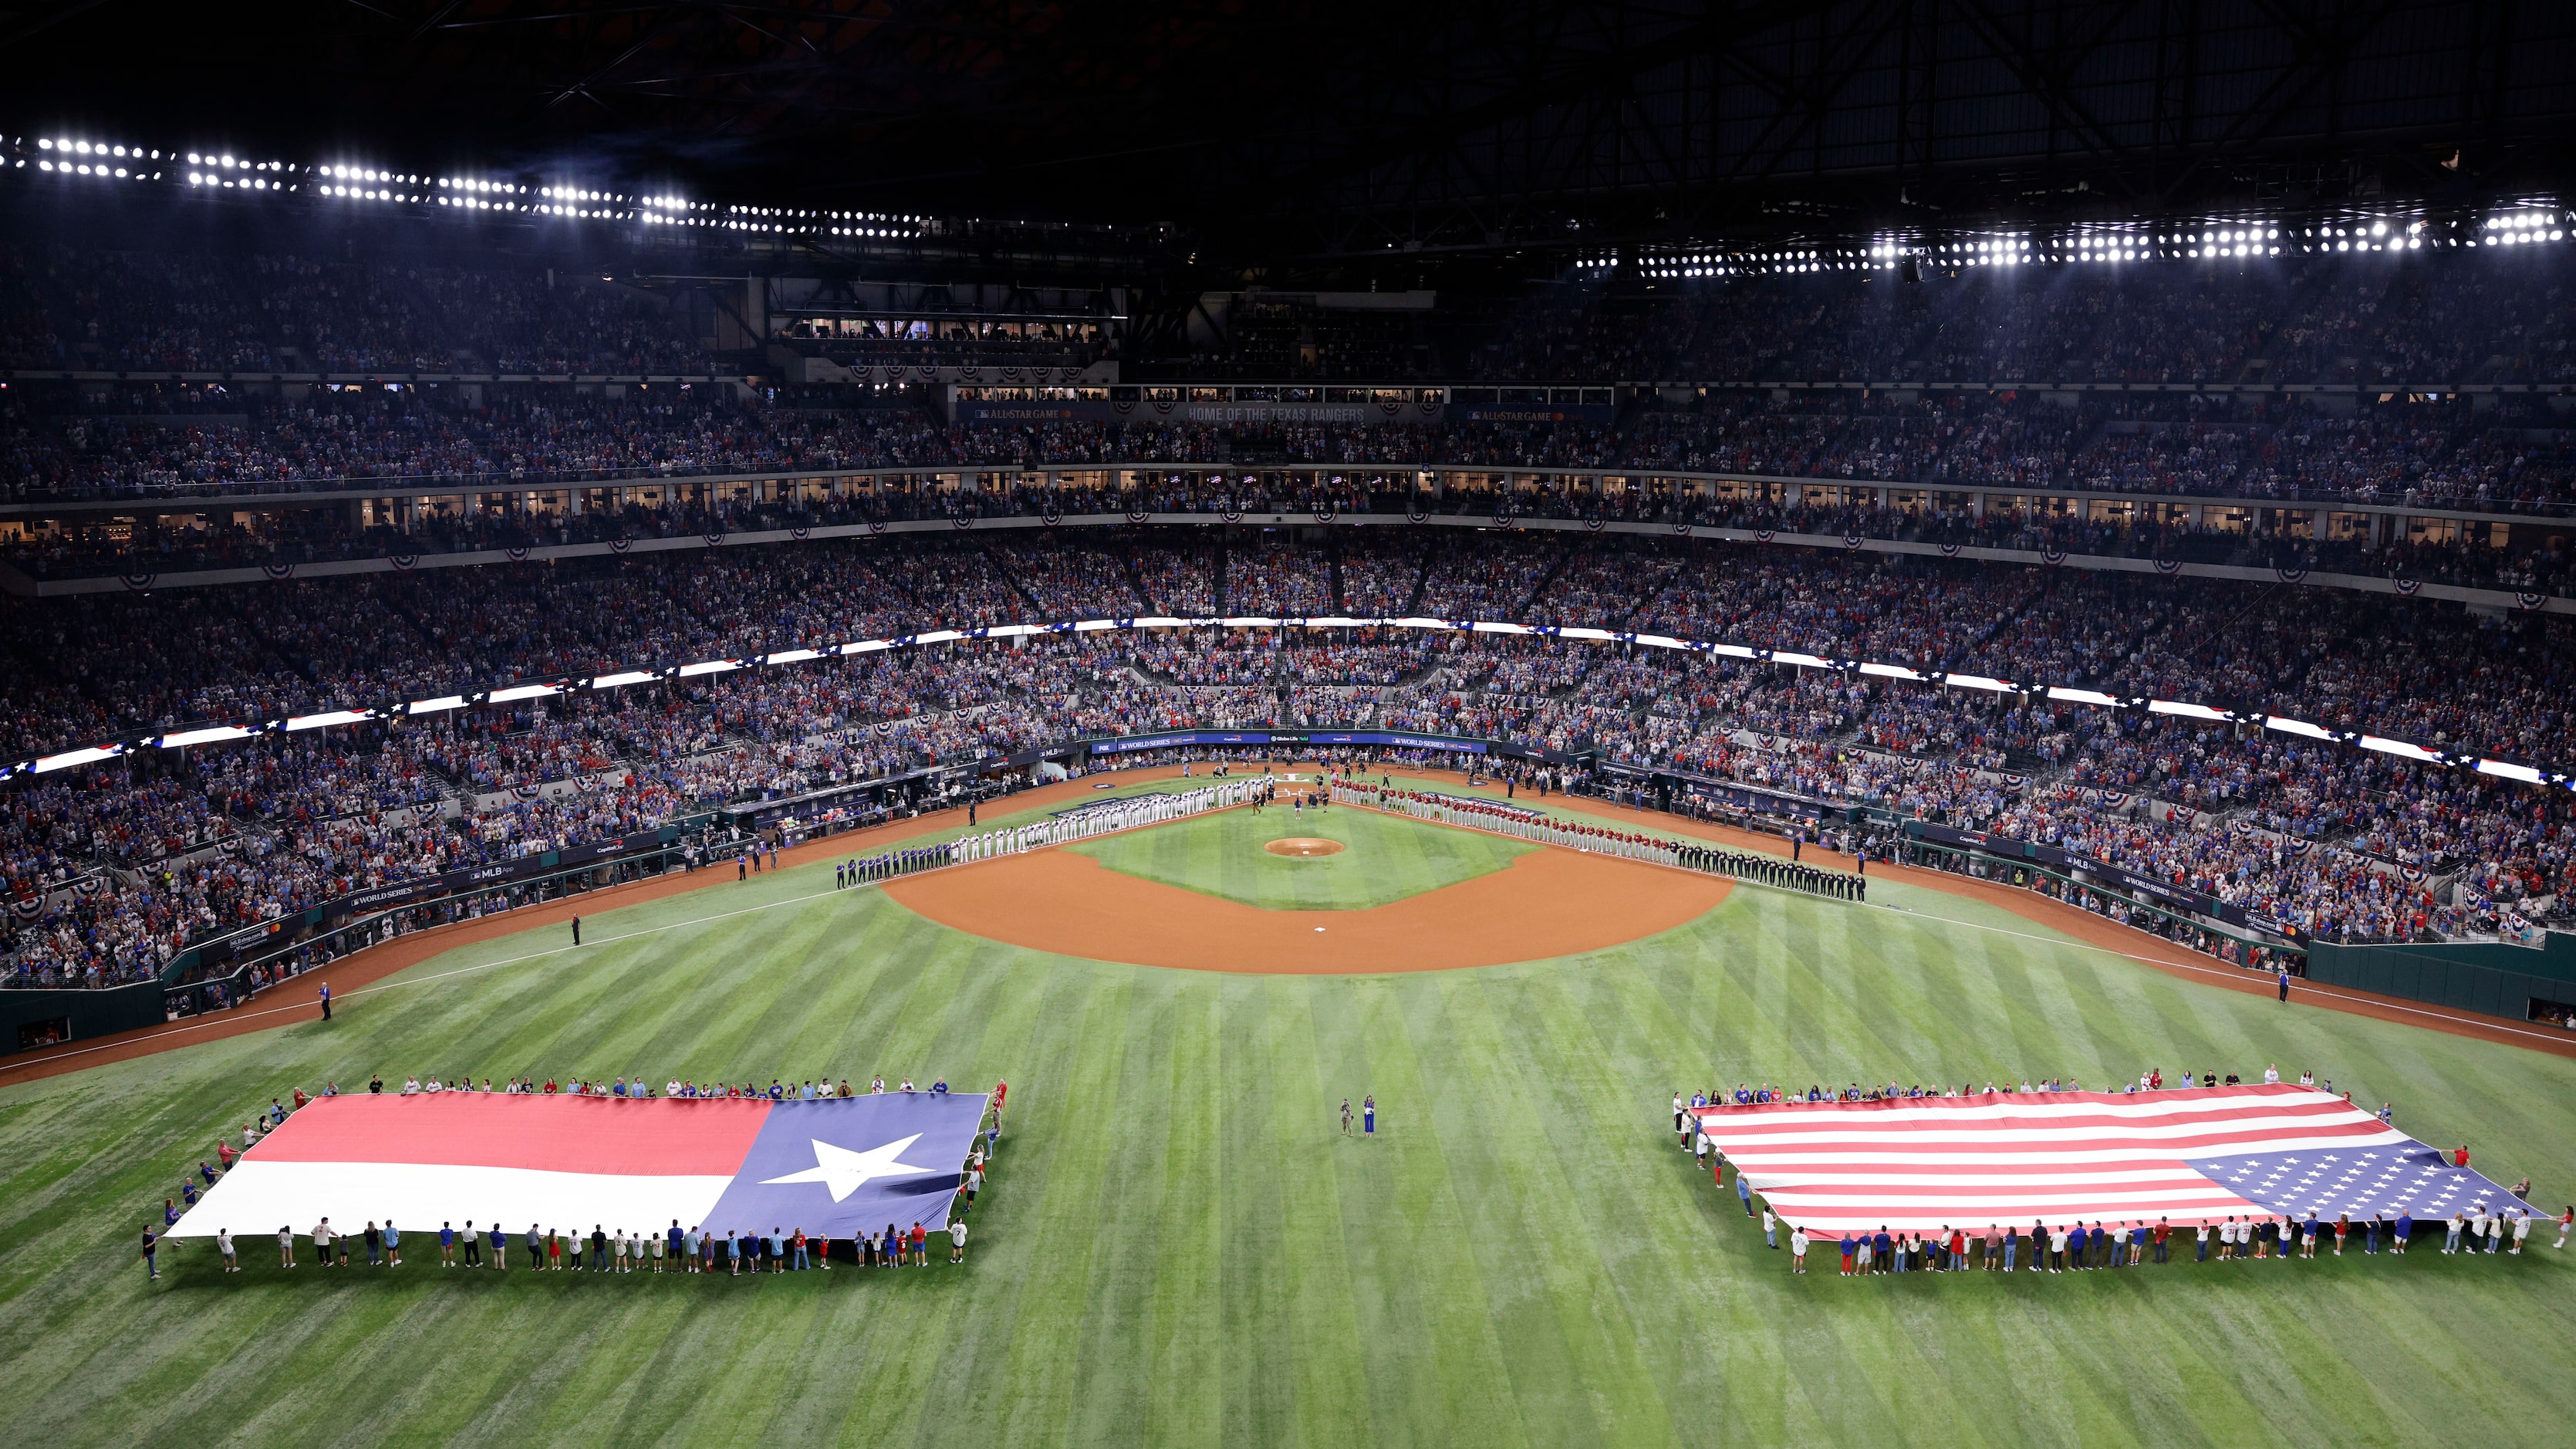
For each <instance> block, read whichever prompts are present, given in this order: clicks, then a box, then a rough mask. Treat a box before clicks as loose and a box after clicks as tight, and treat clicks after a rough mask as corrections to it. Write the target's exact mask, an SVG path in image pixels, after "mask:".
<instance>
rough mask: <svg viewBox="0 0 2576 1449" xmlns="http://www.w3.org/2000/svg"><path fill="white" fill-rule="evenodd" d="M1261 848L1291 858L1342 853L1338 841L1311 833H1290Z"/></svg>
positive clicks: (1303, 858)
mask: <svg viewBox="0 0 2576 1449" xmlns="http://www.w3.org/2000/svg"><path fill="white" fill-rule="evenodd" d="M1261 848H1262V849H1264V850H1266V851H1269V852H1270V853H1271V854H1272V855H1284V856H1287V857H1289V858H1290V859H1292V860H1312V859H1314V858H1315V857H1317V856H1319V855H1339V854H1341V853H1342V843H1341V842H1340V841H1338V840H1323V839H1319V838H1317V837H1315V836H1312V835H1291V836H1289V837H1288V838H1287V839H1285V840H1274V841H1271V842H1270V843H1269V844H1268V845H1265V846H1263V847H1261Z"/></svg>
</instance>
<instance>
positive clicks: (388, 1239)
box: [385, 1218, 402, 1268]
mask: <svg viewBox="0 0 2576 1449" xmlns="http://www.w3.org/2000/svg"><path fill="white" fill-rule="evenodd" d="M385 1266H386V1267H388V1268H399V1267H401V1266H402V1234H400V1233H397V1232H395V1231H394V1220H393V1219H392V1218H387V1219H385Z"/></svg>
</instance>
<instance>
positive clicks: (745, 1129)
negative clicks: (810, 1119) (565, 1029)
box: [244, 1092, 770, 1177]
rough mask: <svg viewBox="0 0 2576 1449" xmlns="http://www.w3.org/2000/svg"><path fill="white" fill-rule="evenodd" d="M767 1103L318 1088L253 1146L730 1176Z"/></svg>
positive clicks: (288, 1155)
mask: <svg viewBox="0 0 2576 1449" xmlns="http://www.w3.org/2000/svg"><path fill="white" fill-rule="evenodd" d="M769 1105H770V1104H769V1103H767V1102H765V1101H761V1102H755V1101H744V1100H740V1099H736V1098H678V1099H674V1098H669V1097H660V1098H649V1099H646V1100H643V1101H621V1100H619V1099H617V1098H613V1097H610V1098H601V1097H560V1096H559V1097H543V1096H536V1097H514V1096H510V1095H508V1094H506V1093H497V1092H441V1093H439V1094H438V1095H436V1096H428V1095H425V1094H424V1095H422V1096H417V1097H398V1096H376V1095H374V1094H372V1093H370V1094H368V1095H366V1096H342V1097H320V1098H316V1099H315V1100H314V1101H312V1102H310V1103H307V1104H306V1105H305V1106H304V1108H303V1109H302V1110H300V1111H298V1112H296V1113H295V1115H293V1116H291V1117H289V1118H287V1119H286V1125H284V1126H282V1127H280V1128H278V1129H277V1130H276V1131H274V1132H272V1133H270V1134H268V1136H267V1137H266V1138H265V1139H263V1140H262V1141H261V1142H260V1144H259V1145H258V1146H257V1147H254V1148H252V1149H251V1150H250V1151H249V1152H248V1153H246V1154H244V1156H245V1158H246V1159H247V1160H249V1161H253V1162H410V1163H422V1164H428V1165H432V1166H438V1167H518V1168H536V1169H541V1170H544V1171H548V1172H592V1173H603V1174H609V1175H616V1176H628V1177H731V1176H732V1175H733V1174H734V1173H735V1172H736V1171H738V1170H739V1169H740V1168H741V1167H742V1160H743V1159H744V1158H745V1157H747V1156H749V1155H750V1153H751V1144H752V1139H753V1138H756V1137H758V1136H759V1135H760V1125H761V1123H762V1122H763V1121H765V1120H767V1118H768V1116H769Z"/></svg>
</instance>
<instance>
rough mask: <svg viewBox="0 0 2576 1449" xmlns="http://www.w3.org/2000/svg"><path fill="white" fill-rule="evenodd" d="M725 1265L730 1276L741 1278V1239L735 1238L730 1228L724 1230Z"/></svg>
mask: <svg viewBox="0 0 2576 1449" xmlns="http://www.w3.org/2000/svg"><path fill="white" fill-rule="evenodd" d="M725 1263H726V1265H727V1269H728V1272H729V1275H730V1276H732V1277H735V1278H739V1277H741V1276H742V1239H740V1238H737V1237H735V1236H734V1235H733V1229H731V1228H727V1229H725Z"/></svg>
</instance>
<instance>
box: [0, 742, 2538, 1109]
mask: <svg viewBox="0 0 2576 1449" xmlns="http://www.w3.org/2000/svg"><path fill="white" fill-rule="evenodd" d="M1274 778H1276V777H1274ZM1148 793H1154V794H1174V793H1186V792H1175V791H1153V792H1148ZM1126 798H1134V797H1126ZM1341 804H1342V805H1343V806H1344V807H1345V808H1347V809H1353V810H1364V811H1367V812H1369V813H1370V814H1373V815H1384V816H1387V817H1389V818H1391V819H1399V820H1417V821H1420V823H1422V824H1425V825H1441V826H1447V827H1448V828H1450V829H1453V830H1473V831H1476V832H1477V833H1478V834H1483V835H1492V836H1495V837H1497V838H1499V839H1504V840H1524V837H1521V836H1517V835H1512V834H1509V833H1507V832H1505V831H1500V830H1486V829H1484V828H1483V827H1481V826H1474V825H1457V824H1454V823H1452V822H1449V821H1441V820H1421V817H1419V816H1413V815H1405V814H1402V813H1401V812H1398V811H1393V810H1382V809H1378V808H1377V807H1374V806H1369V805H1361V804H1359V803H1357V802H1355V801H1343V802H1341ZM1246 808H1248V806H1245V805H1221V806H1218V807H1216V808H1214V809H1212V810H1203V811H1200V812H1198V813H1197V814H1194V815H1185V816H1182V817H1180V818H1179V819H1176V820H1156V821H1152V822H1149V823H1147V824H1144V825H1131V826H1129V827H1128V828H1127V829H1125V830H1110V831H1103V832H1102V833H1101V834H1099V835H1089V836H1084V837H1083V839H1085V840H1104V839H1107V838H1108V837H1110V836H1113V835H1126V834H1130V833H1132V832H1135V831H1140V830H1156V829H1160V828H1161V827H1163V826H1165V825H1177V824H1180V823H1182V821H1185V820H1196V819H1200V818H1203V817H1205V816H1209V815H1222V814H1226V813H1228V812H1230V811H1234V810H1241V809H1246ZM1005 828H1014V827H1005ZM1074 843H1076V842H1072V841H1067V842H1064V843H1063V844H1057V845H1042V846H1039V847H1037V848H1036V849H1034V850H1028V851H1014V852H1012V853H1010V854H1008V855H998V856H987V857H985V858H984V859H982V860H971V861H961V862H958V863H957V864H955V865H953V866H944V867H934V870H936V869H971V868H973V867H975V866H978V865H990V864H992V863H994V862H996V861H1001V860H1009V859H1012V858H1014V857H1016V856H1019V855H1035V854H1037V853H1039V852H1040V851H1047V850H1062V849H1065V848H1066V846H1068V845H1071V844H1074ZM1524 843H1527V844H1533V845H1538V846H1539V847H1540V848H1541V849H1548V850H1573V851H1575V852H1576V853H1577V854H1580V855H1599V856H1602V857H1603V858H1604V859H1607V860H1617V861H1625V862H1626V863H1628V864H1630V865H1642V866H1648V867H1651V868H1654V869H1659V870H1669V871H1675V872H1678V873H1680V874H1683V875H1688V876H1693V877H1697V878H1700V879H1708V878H1711V877H1714V878H1716V879H1721V880H1725V881H1729V882H1732V883H1733V884H1736V885H1746V886H1753V887H1755V888H1757V889H1760V890H1767V891H1777V892H1779V893H1780V894H1782V895H1789V896H1797V897H1800V898H1802V899H1805V900H1813V901H1822V902H1824V903H1826V904H1828V905H1838V906H1852V907H1856V908H1858V909H1861V910H1867V911H1884V912H1886V913H1887V914H1889V915H1898V916H1906V917H1910V918H1911V919H1913V920H1917V921H1938V922H1940V923H1941V924H1942V925H1945V926H1956V927H1959V928H1961V929H1964V930H1970V931H1984V932H1987V933H1988V934H1991V935H1996V936H2004V937H2008V938H2010V939H2012V940H2016V941H2035V942H2038V943H2040V944H2042V945H2050V946H2075V947H2078V948H2080V949H2083V950H2086V951H2096V952H2099V953H2101V954H2102V955H2105V956H2111V957H2115V958H2117V959H2119V960H2123V961H2134V962H2137V963H2138V964H2140V965H2142V966H2157V967H2166V968H2172V969H2179V970H2184V971H2196V972H2200V973H2203V974H2205V975H2211V976H2218V977H2223V978H2225V979H2227V980H2231V981H2243V980H2245V979H2246V978H2247V975H2248V974H2249V973H2246V972H2243V971H2239V970H2236V969H2234V968H2232V967H2225V966H2204V965H2202V964H2200V963H2198V962H2195V961H2175V960H2169V959H2166V958H2164V957H2160V956H2145V955H2140V954H2139V953H2137V952H2135V951H2123V950H2120V949H2119V948H2117V947H2114V946H2105V945H2102V944H2100V943H2099V942H2095V941H2087V940H2085V939H2083V938H2082V937H2080V936H2074V935H2056V936H2042V935H2039V934H2037V933H2035V932H2030V931H2016V930H2013V929H2011V928H2009V927H2005V926H1994V925H1988V924H1986V923H1985V922H1982V921H1963V920H1960V919H1958V918H1957V917H1955V916H1936V915H1930V914H1927V913H1924V912H1921V911H1911V910H1907V909H1906V908H1905V907H1903V906H1898V905H1890V904H1887V903H1885V902H1881V901H1866V900H1864V901H1855V900H1848V899H1842V898H1838V897H1834V896H1824V895H1818V894H1816V893H1814V892H1812V891H1802V890H1799V889H1797V888H1796V887H1794V886H1784V885H1775V884H1773V883H1772V882H1769V881H1760V880H1751V879H1748V878H1746V877H1743V876H1734V875H1718V874H1717V873H1716V872H1710V871H1695V870H1691V869H1689V868H1687V867H1684V866H1678V865H1666V864H1665V863H1663V862H1662V861H1656V860H1639V859H1637V858H1635V857H1634V856H1622V855H1613V854H1611V853H1609V852H1606V851H1594V850H1586V849H1583V848H1582V847H1580V846H1560V845H1549V844H1547V843H1545V842H1540V841H1526V840H1524ZM816 864H820V862H816ZM800 868H801V867H800ZM1906 868H1908V869H1919V867H1906ZM931 873H932V872H931V871H921V872H917V874H921V875H928V874H931ZM910 879H912V876H911V875H901V876H894V877H891V878H889V879H887V880H872V881H866V882H863V883H861V884H859V885H856V886H835V887H833V888H832V889H830V890H825V891H812V892H808V893H807V894H805V895H800V896H786V897H783V898H781V899H779V900H774V901H764V902H762V903H761V904H759V905H756V906H744V907H742V908H741V909H739V910H732V911H718V912H716V913H715V914H714V915H710V916H693V917H691V918H690V919H688V920H685V921H671V922H667V923H665V924H663V925H659V926H646V927H644V928H643V929H641V930H635V931H625V932H621V933H619V934H617V935H614V936H602V937H600V938H599V939H598V940H596V941H587V942H584V943H582V944H581V945H578V946H574V945H563V946H549V947H547V948H546V949H545V950H542V951H531V952H528V953H527V954H526V955H523V956H509V957H504V958H503V959H501V960H498V961H478V962H476V963H475V964H473V965H471V966H459V967H456V968H454V969H453V970H448V971H441V972H438V973H436V974H434V975H429V976H417V977H411V978H410V979H407V980H403V979H397V980H391V981H379V982H376V983H375V984H373V985H370V986H360V987H356V988H353V989H352V990H350V991H349V992H348V993H347V995H346V996H341V997H334V998H333V1000H335V1001H340V1000H351V999H354V998H357V997H361V996H368V995H373V994H375V993H377V992H383V991H396V990H401V989H403V988H406V987H413V986H426V985H428V984H430V983H431V982H435V981H446V980H450V979H453V978H455V977H458V976H472V975H475V974H477V973H479V972H484V971H493V970H498V969H499V968H501V967H503V966H522V965H525V964H527V963H528V962H530V961H542V960H544V959H545V958H547V957H549V956H562V955H566V954H568V953H570V952H574V951H585V950H588V949H590V948H591V947H593V946H613V945H616V944H617V943H618V942H621V941H634V940H641V939H642V938H644V937H646V936H658V935H661V934H662V933H664V932H666V931H677V930H682V929H685V928H688V927H692V926H704V925H709V924H711V923H713V922H716V921H725V920H731V919H733V918H734V917H736V916H749V915H757V914H759V913H760V912H762V911H769V910H776V909H777V908H778V907H780V906H793V905H802V904H803V903H805V902H807V901H814V900H821V899H822V898H823V897H825V896H835V895H841V894H843V893H845V892H848V891H852V890H879V889H882V888H884V887H885V886H887V885H890V884H892V883H893V882H894V881H897V880H910ZM1892 883H1893V884H1897V885H1907V884H1910V883H1909V882H1905V881H1894V882H1892ZM1918 888H1919V889H1923V890H1931V891H1934V892H1935V893H1936V894H1940V895H1951V894H1953V893H1952V892H1949V891H1943V890H1940V889H1939V888H1938V887H1934V886H1921V887H1918ZM1999 889H2006V890H2009V889H2012V887H2009V886H2006V887H1999ZM1959 899H1963V900H1965V899H1973V897H1966V896H1961V897H1959ZM549 904H551V902H549ZM637 904H638V905H644V904H649V902H638V903H637ZM2059 904H2061V905H2062V904H2064V903H2063V902H2059ZM615 909H633V907H617V908H615ZM2067 909H2069V910H2074V909H2078V908H2077V907H2073V906H2069V907H2067ZM2088 914H2089V912H2088ZM2105 924H2108V925H2114V926H2121V923H2120V922H2118V921H2110V920H2107V919H2106V921H2105ZM524 929H527V930H536V929H538V928H537V927H535V926H529V927H526V928H524ZM952 929H953V928H952ZM2121 929H2123V930H2136V929H2137V928H2136V927H2134V926H2121ZM395 939H396V940H399V939H401V938H400V937H396V938H395ZM2159 939H2161V938H2159ZM384 944H385V945H391V944H393V943H392V942H390V941H388V942H385V943H384ZM370 949H373V948H370ZM450 949H455V948H450ZM364 954H365V952H363V951H360V952H353V953H351V954H350V955H348V956H344V957H342V958H341V961H351V960H355V959H356V958H357V957H358V956H361V955H364ZM433 959H435V958H433ZM333 964H335V965H336V964H339V963H338V962H335V963H333ZM405 969H406V970H408V969H409V968H405ZM1157 969H1161V968H1157ZM1459 969H1462V970H1472V969H1476V968H1472V967H1464V968H1459ZM1359 974H1365V973H1359ZM289 979H290V980H291V979H293V978H289ZM2300 979H2301V980H2302V981H2303V982H2304V981H2305V980H2306V978H2304V977H2302V978H2300ZM280 984H281V985H282V984H284V983H282V982H281V983H280ZM2299 990H2300V991H2301V993H2302V994H2313V995H2319V996H2323V997H2326V998H2327V999H2328V1000H2333V1001H2353V1002H2360V1003H2364V1004H2366V1005H2368V1006H2370V1007H2372V1008H2374V1009H2377V1010H2382V1011H2402V1012H2405V1013H2407V1014H2408V1015H2411V1016H2421V1017H2425V1018H2428V1019H2430V1020H2433V1021H2442V1022H2454V1023H2458V1024H2460V1025H2463V1026H2473V1027H2476V1028H2478V1029H2479V1030H2482V1031H2494V1032H2501V1033H2504V1034H2506V1035H2509V1036H2519V1037H2529V1038H2531V1039H2532V1040H2534V1041H2546V1042H2555V1043H2559V1044H2561V1045H2565V1044H2566V1043H2567V1040H2568V1037H2567V1036H2562V1035H2560V1034H2557V1033H2552V1032H2542V1031H2533V1030H2531V1029H2530V1028H2528V1027H2521V1026H2516V1025H2514V1024H2513V1023H2511V1022H2508V1021H2503V1020H2501V1019H2498V1020H2493V1021H2489V1020H2487V1019H2484V1018H2479V1017H2472V1016H2465V1015H2462V1014H2460V1013H2457V1012H2447V1011H2442V1010H2439V1009H2437V1008H2431V1007H2421V1006H2408V1005H2406V1004H2404V1003H2402V1002H2397V1001H2383V1000H2381V999H2379V998H2377V997H2365V996H2356V995H2352V994H2350V993H2347V992H2344V991H2341V990H2338V989H2337V988H2335V987H2332V986H2317V985H2303V986H2301V987H2300V988H2299ZM2249 994H2259V993H2249ZM312 1009H313V1007H312V1004H311V1003H309V1002H306V1003H302V1004H299V1005H295V1006H271V1007H265V1008H262V1009H259V1010H256V1011H248V1012H239V1011H236V1012H229V1013H226V1014H224V1015H221V1016H207V1017H205V1018H203V1019H200V1020H197V1021H194V1022H191V1023H190V1024H188V1025H185V1026H175V1027H173V1028H171V1029H170V1030H168V1031H165V1032H163V1033H162V1034H161V1038H160V1039H168V1038H171V1037H177V1036H182V1035H185V1034H186V1033H188V1032H191V1031H202V1030H205V1029H206V1028H209V1027H215V1026H223V1025H227V1024H230V1023H233V1022H240V1021H256V1020H259V1019H260V1018H262V1017H268V1016H286V1015H291V1014H296V1013H301V1012H306V1011H310V1010H312ZM2352 1014H2353V1015H2363V1014H2364V1013H2359V1012H2355V1013H2352ZM2570 1035H2576V1033H2571V1034H2570ZM132 1045H135V1043H133V1042H106V1043H102V1044H100V1045H98V1046H89V1047H79V1048H75V1049H74V1050H71V1051H66V1052H56V1053H54V1054H52V1055H50V1056H45V1057H38V1058H32V1059H30V1060H27V1061H22V1062H15V1063H0V1076H5V1075H7V1074H8V1073H10V1072H13V1071H17V1070H20V1069H22V1068H26V1067H33V1066H41V1065H47V1064H50V1063H53V1062H59V1061H65V1060H68V1059H70V1058H72V1057H79V1056H88V1055H90V1054H91V1053H94V1052H103V1051H113V1050H115V1049H117V1048H119V1047H124V1046H132ZM151 1054H152V1053H149V1052H147V1053H145V1055H147V1056H148V1055H151Z"/></svg>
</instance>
